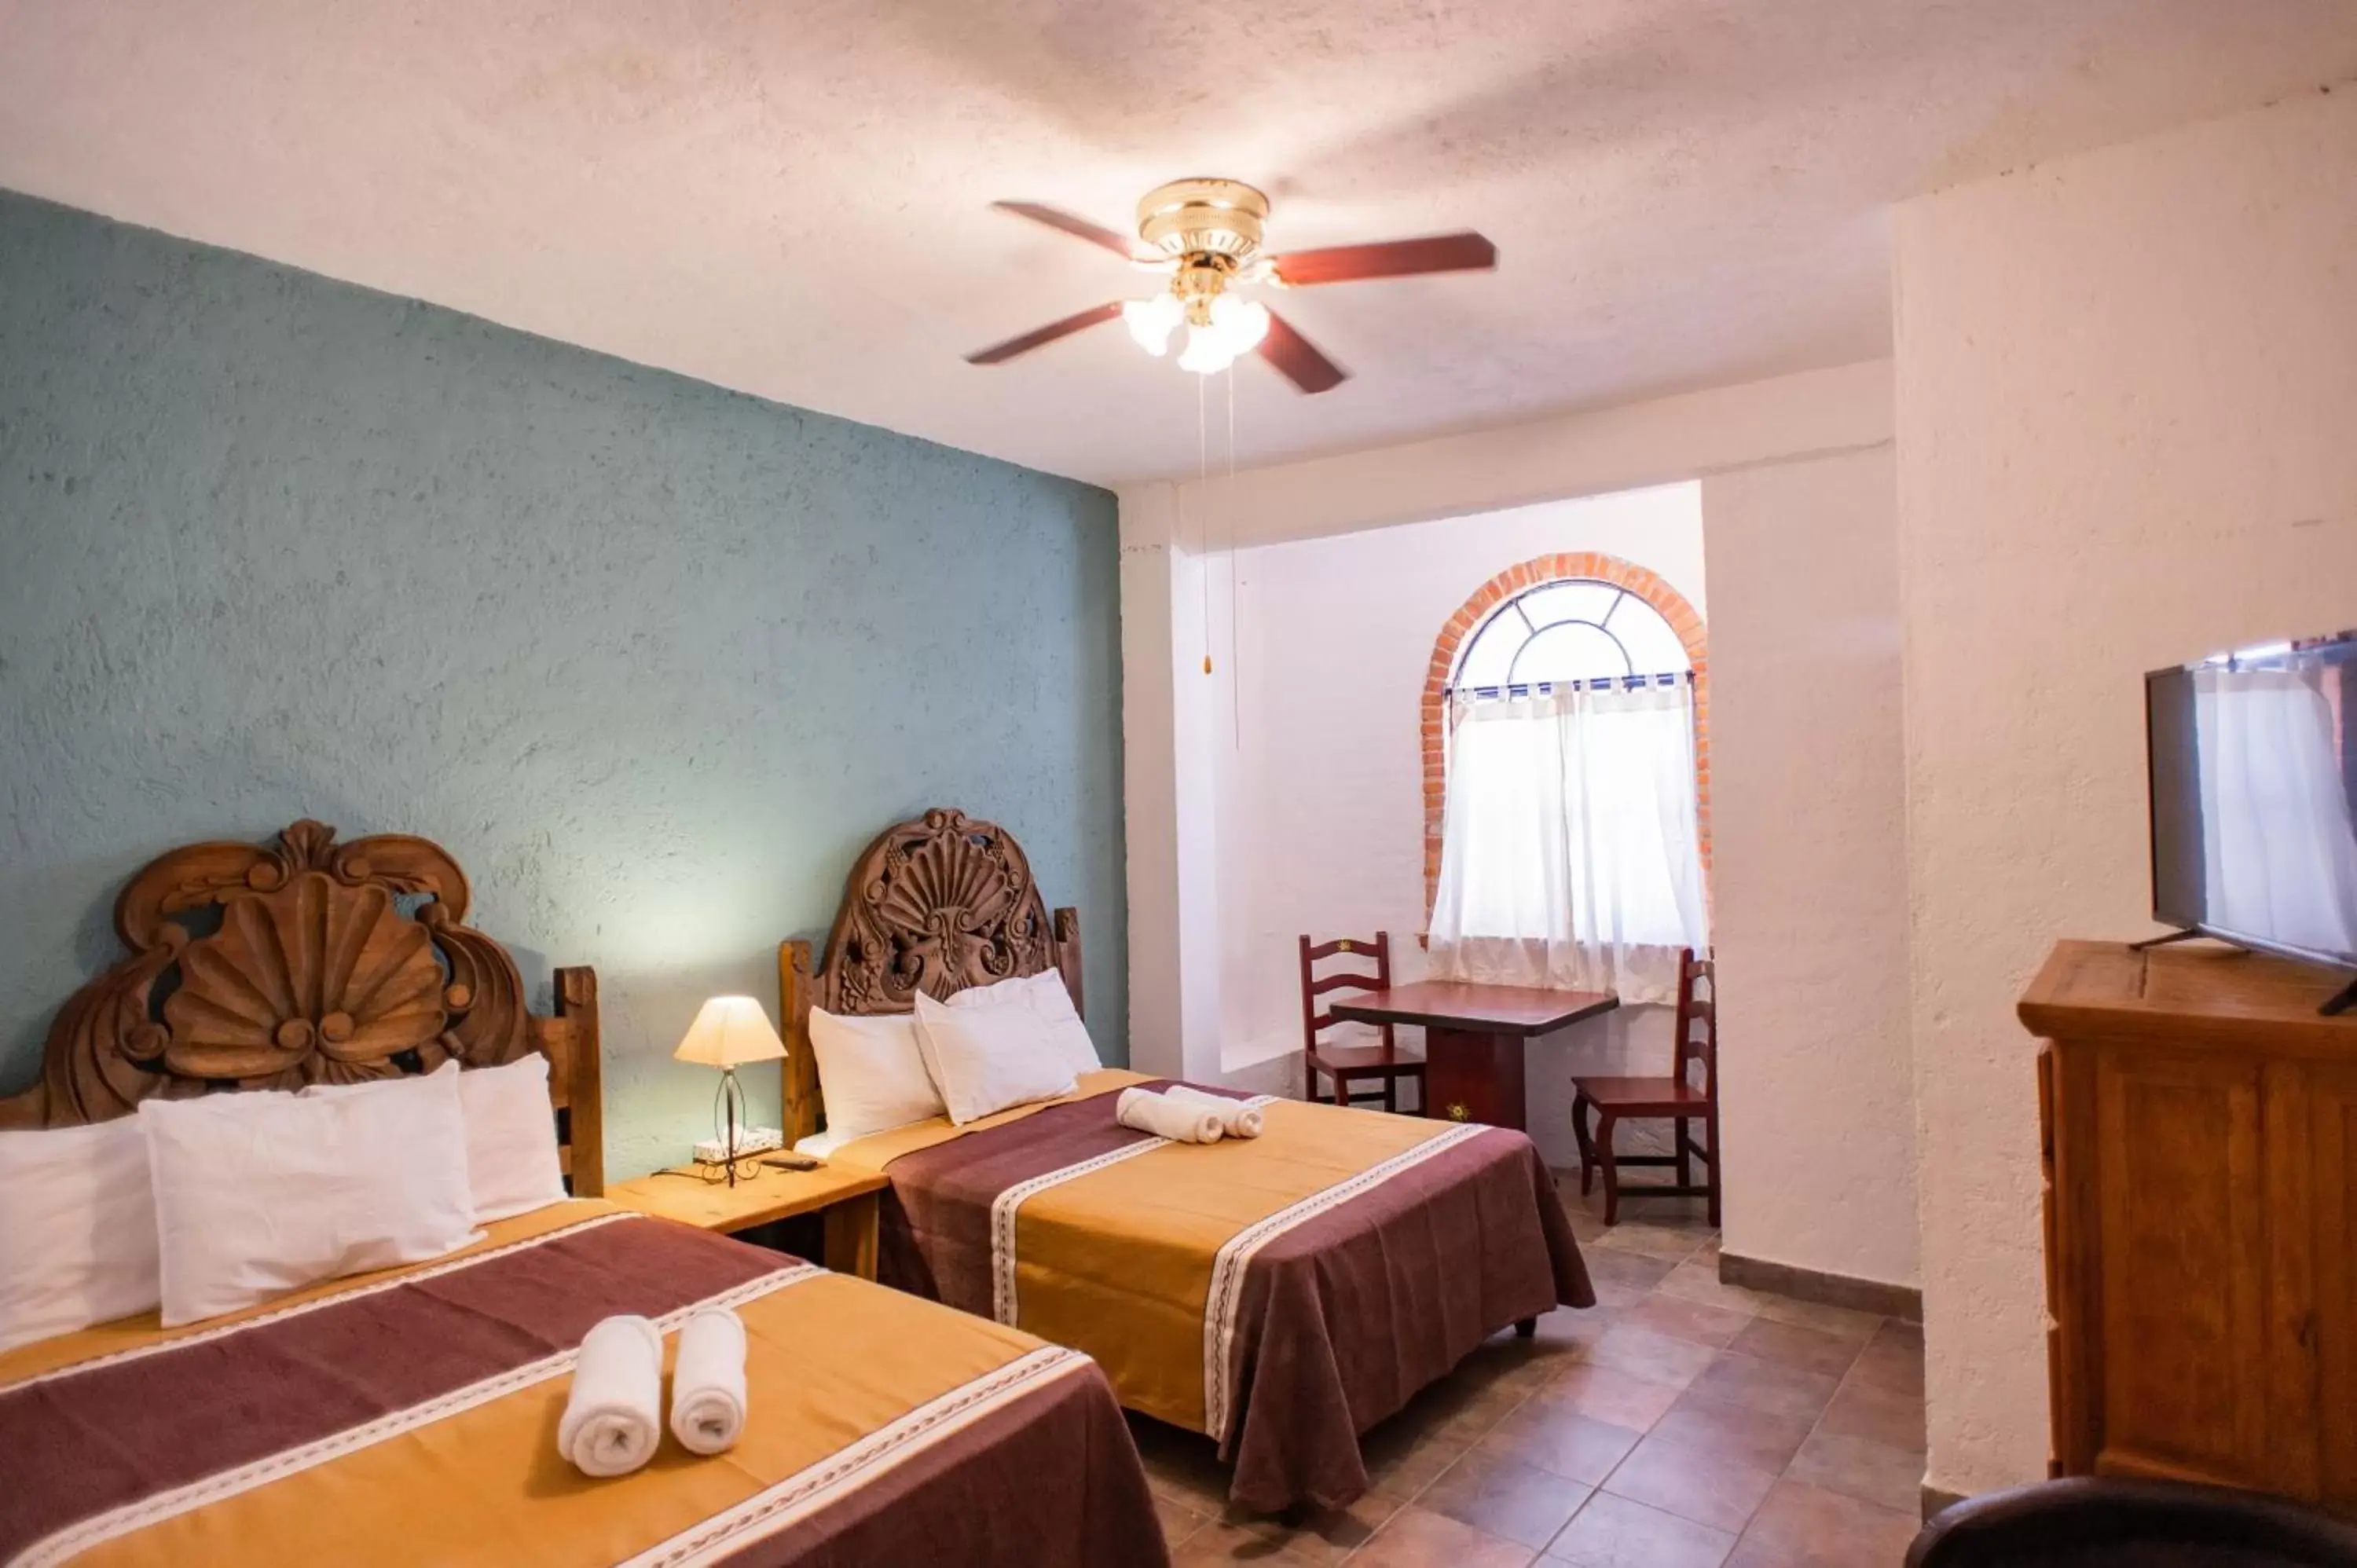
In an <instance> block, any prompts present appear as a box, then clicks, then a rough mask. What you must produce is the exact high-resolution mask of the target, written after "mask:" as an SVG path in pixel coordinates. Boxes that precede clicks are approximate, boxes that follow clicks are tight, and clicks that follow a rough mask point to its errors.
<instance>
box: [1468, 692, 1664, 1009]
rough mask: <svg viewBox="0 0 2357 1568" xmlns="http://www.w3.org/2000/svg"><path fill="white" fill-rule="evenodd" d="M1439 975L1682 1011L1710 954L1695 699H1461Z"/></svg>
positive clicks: (1649, 695) (1648, 695) (1611, 695)
mask: <svg viewBox="0 0 2357 1568" xmlns="http://www.w3.org/2000/svg"><path fill="white" fill-rule="evenodd" d="M1450 720H1451V723H1450V733H1449V740H1448V789H1447V795H1446V799H1447V805H1446V807H1445V808H1444V811H1443V815H1442V820H1441V847H1440V886H1439V890H1438V893H1437V897H1436V898H1435V900H1434V904H1433V910H1432V933H1431V938H1432V972H1433V975H1434V977H1435V978H1436V979H1442V980H1464V981H1476V982H1480V983H1486V984H1493V985H1550V986H1565V987H1570V988H1572V989H1575V990H1586V991H1597V990H1609V991H1616V992H1618V993H1620V997H1621V1000H1623V1001H1624V1002H1672V1001H1674V1000H1675V999H1676V996H1677V985H1678V950H1679V949H1681V948H1688V947H1691V948H1693V949H1694V950H1695V951H1697V952H1700V951H1703V950H1706V949H1707V948H1708V947H1709V945H1710V936H1709V931H1708V930H1707V929H1706V918H1705V916H1704V913H1703V908H1704V905H1703V886H1702V852H1701V845H1700V835H1699V833H1698V832H1697V830H1696V825H1695V758H1694V689H1693V683H1692V682H1689V681H1684V680H1681V681H1678V682H1674V684H1670V685H1663V684H1659V683H1653V682H1649V683H1647V684H1645V685H1642V686H1638V687H1633V688H1632V687H1623V686H1621V685H1620V684H1619V683H1617V682H1616V683H1612V684H1606V683H1602V682H1598V683H1597V684H1596V685H1594V686H1581V687H1571V686H1568V685H1565V686H1557V687H1556V688H1555V689H1554V690H1552V691H1547V692H1543V693H1534V694H1532V695H1530V696H1526V697H1510V698H1503V699H1497V698H1493V699H1488V700H1479V701H1476V700H1469V699H1467V698H1463V697H1460V698H1458V699H1457V701H1456V702H1455V703H1452V707H1451V713H1450Z"/></svg>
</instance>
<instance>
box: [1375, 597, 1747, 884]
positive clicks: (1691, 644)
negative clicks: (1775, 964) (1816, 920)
mask: <svg viewBox="0 0 2357 1568" xmlns="http://www.w3.org/2000/svg"><path fill="white" fill-rule="evenodd" d="M1574 578H1590V579H1593V580H1594V581H1597V582H1599V583H1610V584H1612V585H1615V586H1616V587H1621V588H1626V589H1628V590H1629V592H1631V593H1632V594H1634V595H1636V596H1638V597H1639V598H1641V599H1642V600H1643V601H1644V602H1645V603H1647V604H1649V605H1651V606H1652V607H1653V608H1654V609H1656V610H1658V611H1660V612H1661V616H1662V618H1663V620H1665V621H1668V622H1669V623H1670V629H1671V630H1672V631H1674V632H1676V633H1677V634H1678V640H1679V641H1680V642H1681V643H1683V644H1684V645H1685V650H1686V658H1687V659H1688V660H1690V661H1692V663H1693V665H1694V693H1695V824H1696V829H1697V832H1698V834H1699V837H1700V839H1701V843H1702V870H1703V876H1704V879H1705V883H1706V885H1707V883H1708V879H1709V876H1710V645H1709V639H1708V637H1707V635H1706V632H1705V630H1704V628H1703V622H1702V617H1701V616H1700V615H1699V614H1697V613H1696V612H1695V607H1694V606H1693V605H1691V604H1689V603H1687V602H1686V596H1684V594H1681V593H1679V592H1678V591H1677V590H1676V589H1675V588H1674V587H1672V586H1670V585H1669V584H1668V583H1667V582H1666V581H1664V580H1663V577H1662V576H1661V575H1660V574H1659V573H1655V572H1650V571H1648V570H1646V569H1645V568H1644V567H1642V566H1640V565H1638V564H1635V563H1634V562H1630V561H1623V560H1621V559H1620V557H1619V556H1618V555H1607V554H1604V553H1601V552H1600V551H1594V550H1582V551H1575V552H1570V553H1562V554H1555V555H1541V556H1538V557H1536V558H1534V559H1533V560H1529V561H1524V562H1523V563H1522V564H1519V565H1515V566H1509V567H1507V568H1506V569H1505V570H1504V571H1502V572H1501V573H1499V574H1498V575H1496V576H1494V577H1492V578H1491V579H1490V580H1489V581H1488V582H1486V583H1484V584H1482V585H1480V587H1478V588H1476V589H1474V590H1473V593H1472V595H1471V596H1470V597H1469V598H1467V599H1466V601H1465V602H1464V603H1463V604H1461V605H1459V606H1458V607H1457V613H1456V614H1455V615H1452V616H1450V617H1449V618H1448V622H1447V623H1446V624H1445V625H1443V626H1442V627H1441V628H1440V635H1439V636H1438V637H1437V638H1436V639H1434V640H1433V644H1432V662H1431V663H1430V664H1428V665H1427V666H1426V668H1425V672H1424V701H1423V704H1422V712H1421V714H1420V720H1421V730H1422V735H1423V746H1424V918H1425V923H1426V925H1427V926H1428V925H1430V924H1431V921H1432V902H1433V899H1434V897H1436V896H1437V894H1438V892H1439V890H1440V822H1441V813H1442V806H1443V804H1444V800H1445V796H1446V792H1447V789H1448V746H1447V736H1446V733H1445V726H1446V725H1447V724H1448V696H1447V692H1448V679H1449V677H1450V676H1451V675H1452V674H1454V673H1455V672H1456V670H1457V655H1458V650H1460V649H1462V648H1463V647H1464V646H1465V644H1466V642H1467V641H1468V640H1469V639H1471V637H1472V635H1473V633H1474V632H1475V631H1476V630H1477V629H1479V628H1480V627H1481V625H1482V624H1483V623H1484V622H1486V621H1487V620H1488V619H1489V618H1490V617H1491V614H1492V613H1493V612H1495V611H1496V609H1497V608H1498V607H1499V606H1501V605H1502V604H1504V603H1505V602H1506V601H1507V600H1508V599H1510V598H1512V597H1513V596H1515V595H1516V594H1519V593H1521V592H1522V591H1523V589H1525V588H1535V587H1539V586H1541V585H1544V584H1547V583H1560V582H1565V581H1568V580H1571V579H1574Z"/></svg>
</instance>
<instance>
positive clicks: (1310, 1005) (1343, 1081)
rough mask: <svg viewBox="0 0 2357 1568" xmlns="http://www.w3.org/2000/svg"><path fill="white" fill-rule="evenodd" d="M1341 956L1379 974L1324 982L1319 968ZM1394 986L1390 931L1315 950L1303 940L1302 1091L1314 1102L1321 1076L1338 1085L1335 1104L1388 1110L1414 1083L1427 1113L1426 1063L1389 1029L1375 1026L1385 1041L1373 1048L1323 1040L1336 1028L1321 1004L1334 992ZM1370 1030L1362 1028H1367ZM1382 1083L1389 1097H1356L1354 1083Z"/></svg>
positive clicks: (1417, 1099) (1421, 1107)
mask: <svg viewBox="0 0 2357 1568" xmlns="http://www.w3.org/2000/svg"><path fill="white" fill-rule="evenodd" d="M1337 954H1348V955H1350V956H1351V957H1354V958H1372V960H1373V961H1374V965H1375V972H1374V973H1372V974H1366V973H1362V972H1342V973H1339V974H1329V975H1326V976H1324V977H1323V978H1320V977H1319V976H1318V974H1317V972H1316V966H1317V965H1318V964H1320V963H1323V962H1324V961H1326V960H1328V959H1329V958H1332V957H1334V956H1336V955H1337ZM1391 983H1392V936H1391V933H1390V932H1389V931H1377V932H1376V933H1375V940H1372V941H1367V940H1364V939H1362V938H1359V937H1341V938H1339V939H1337V940H1333V941H1330V942H1319V943H1318V944H1316V945H1315V946H1312V945H1311V943H1310V940H1309V939H1308V937H1303V938H1302V939H1301V1026H1302V1033H1303V1036H1304V1038H1303V1046H1304V1051H1303V1055H1304V1057H1305V1058H1306V1065H1305V1067H1304V1069H1303V1073H1302V1087H1303V1088H1304V1089H1305V1090H1308V1096H1309V1098H1310V1099H1312V1100H1315V1099H1317V1098H1318V1074H1319V1073H1321V1072H1322V1073H1324V1074H1326V1075H1327V1076H1328V1077H1329V1078H1331V1079H1333V1080H1334V1103H1335V1104H1337V1105H1351V1104H1354V1103H1356V1102H1357V1101H1361V1100H1375V1099H1378V1098H1380V1099H1381V1100H1382V1101H1383V1109H1384V1110H1386V1111H1397V1110H1398V1109H1399V1084H1400V1080H1401V1079H1411V1080H1413V1081H1414V1082H1415V1108H1416V1110H1417V1111H1418V1112H1422V1111H1423V1110H1424V1108H1425V1099H1424V1062H1423V1060H1422V1059H1421V1058H1416V1057H1412V1056H1406V1055H1403V1054H1402V1053H1401V1052H1400V1050H1399V1048H1398V1047H1397V1046H1395V1045H1394V1043H1393V1040H1392V1026H1390V1025H1389V1024H1378V1025H1375V1026H1373V1028H1374V1029H1375V1031H1376V1034H1377V1036H1378V1039H1379V1042H1380V1043H1378V1044H1375V1045H1367V1046H1344V1045H1335V1044H1332V1043H1330V1042H1328V1041H1325V1040H1321V1039H1319V1038H1318V1036H1320V1035H1322V1034H1324V1033H1325V1032H1326V1031H1327V1030H1328V1029H1330V1028H1333V1027H1335V1026H1336V1023H1337V1020H1336V1018H1335V1017H1334V1015H1333V1014H1331V1013H1321V1012H1319V1011H1318V998H1319V997H1321V996H1323V995H1325V994H1326V993H1328V992H1329V991H1381V990H1383V988H1384V987H1386V986H1388V985H1390V984H1391ZM1361 1027H1366V1026H1364V1025H1362V1026H1361ZM1374 1081H1380V1082H1381V1083H1382V1084H1383V1092H1382V1094H1381V1095H1380V1096H1378V1095H1376V1094H1372V1093H1369V1094H1362V1095H1354V1094H1353V1093H1352V1092H1351V1085H1352V1084H1354V1083H1361V1082H1374Z"/></svg>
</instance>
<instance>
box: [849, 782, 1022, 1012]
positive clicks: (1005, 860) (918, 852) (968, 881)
mask: <svg viewBox="0 0 2357 1568" xmlns="http://www.w3.org/2000/svg"><path fill="white" fill-rule="evenodd" d="M1057 966H1058V953H1057V948H1056V943H1055V942H1054V940H1052V939H1051V936H1050V932H1049V925H1048V912H1047V909H1046V908H1045V906H1044V905H1043V904H1042V903H1041V902H1040V898H1039V888H1038V886H1036V885H1034V883H1033V882H1032V880H1031V865H1030V863H1029V862H1028V860H1026V859H1025V858H1024V854H1023V850H1022V848H1021V846H1020V845H1018V844H1017V843H1016V842H1015V841H1014V839H1013V838H1011V837H1009V836H1008V835H1007V834H1006V832H1003V831H1002V830H1001V829H1000V828H999V827H998V825H997V824H996V823H995V822H977V821H975V820H974V819H972V818H969V817H968V816H966V814H965V813H964V812H963V811H928V812H926V813H925V814H924V815H923V816H922V817H921V818H919V819H918V820H917V821H915V822H903V823H901V824H900V825H899V826H898V827H896V828H892V829H890V830H888V832H885V833H884V834H883V835H882V836H881V837H880V838H878V839H877V841H876V842H875V843H873V844H870V845H869V846H868V848H867V853H866V854H864V855H862V856H861V857H860V860H859V864H858V865H857V866H856V868H855V869H854V870H853V872H852V874H851V881H850V893H849V896H848V897H846V898H845V902H844V907H843V911H842V913H841V914H840V915H839V916H838V917H837V918H836V920H835V927H834V935H833V936H832V937H831V938H830V939H829V940H828V943H827V959H826V965H825V972H826V975H827V980H828V985H829V989H830V992H831V993H832V1001H833V1004H834V1010H836V1011H841V1012H846V1013H891V1012H905V1011H906V1010H908V1009H909V1007H911V1006H913V1005H914V1004H915V1001H914V999H915V996H916V993H918V992H920V991H923V992H925V993H927V994H929V995H931V996H935V997H941V998H944V999H945V998H947V997H948V996H950V995H951V994H952V993H954V992H957V991H962V990H963V989H964V988H965V987H967V986H970V985H988V984H990V983H992V982H994V981H999V980H1005V979H1006V978H1008V977H1009V976H1012V975H1017V974H1037V973H1039V972H1040V971H1042V970H1048V969H1054V968H1056V967H1057Z"/></svg>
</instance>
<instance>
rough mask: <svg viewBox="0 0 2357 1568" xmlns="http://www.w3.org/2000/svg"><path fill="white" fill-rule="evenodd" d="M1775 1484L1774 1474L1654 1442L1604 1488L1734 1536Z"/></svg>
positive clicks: (1656, 1439) (1639, 1446)
mask: <svg viewBox="0 0 2357 1568" xmlns="http://www.w3.org/2000/svg"><path fill="white" fill-rule="evenodd" d="M1775 1484H1776V1472H1775V1471H1773V1470H1770V1469H1763V1468H1760V1466H1753V1465H1746V1464H1742V1463H1740V1462H1738V1461H1736V1460H1733V1459H1729V1458H1727V1456H1725V1455H1722V1454H1716V1453H1706V1452H1705V1451H1703V1450H1701V1449H1697V1448H1687V1447H1684V1446H1682V1445H1681V1444H1676V1443H1674V1442H1672V1441H1670V1440H1669V1439H1667V1438H1663V1437H1648V1438H1646V1439H1645V1441H1643V1442H1642V1443H1640V1444H1637V1446H1636V1448H1635V1449H1634V1451H1632V1452H1631V1454H1630V1455H1629V1457H1627V1458H1626V1459H1623V1460H1622V1461H1621V1462H1620V1468H1619V1469H1617V1470H1615V1471H1613V1472H1612V1474H1611V1477H1609V1479H1607V1480H1606V1482H1605V1483H1604V1489H1605V1490H1606V1491H1608V1492H1610V1493H1612V1494H1613V1495H1614V1496H1615V1497H1622V1498H1629V1499H1630V1500H1631V1501H1632V1502H1640V1503H1644V1504H1647V1505H1648V1506H1650V1507H1652V1508H1657V1509H1661V1510H1662V1511H1663V1512H1664V1513H1674V1514H1676V1515H1677V1516H1678V1517H1679V1518H1681V1519H1690V1520H1694V1521H1695V1523H1696V1524H1706V1525H1709V1526H1710V1527H1711V1528H1712V1529H1714V1530H1726V1531H1727V1532H1728V1533H1729V1534H1733V1533H1736V1532H1738V1531H1740V1530H1742V1529H1743V1525H1744V1521H1745V1520H1749V1518H1750V1517H1751V1510H1752V1509H1756V1508H1758V1507H1759V1506H1760V1499H1761V1498H1765V1497H1766V1496H1767V1495H1768V1488H1769V1487H1772V1486H1774V1485H1775Z"/></svg>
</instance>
